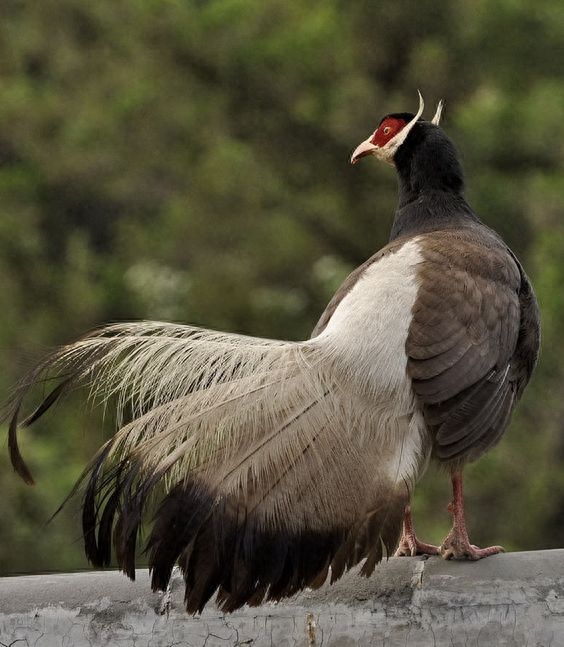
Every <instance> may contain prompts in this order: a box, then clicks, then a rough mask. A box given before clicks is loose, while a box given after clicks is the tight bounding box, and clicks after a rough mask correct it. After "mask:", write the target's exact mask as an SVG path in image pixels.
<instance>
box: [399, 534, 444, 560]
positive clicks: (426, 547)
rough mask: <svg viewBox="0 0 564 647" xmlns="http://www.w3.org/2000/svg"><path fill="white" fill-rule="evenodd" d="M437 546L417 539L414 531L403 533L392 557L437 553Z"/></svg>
mask: <svg viewBox="0 0 564 647" xmlns="http://www.w3.org/2000/svg"><path fill="white" fill-rule="evenodd" d="M438 554H439V547H438V546H433V544H426V543H425V542H423V541H419V539H417V537H416V536H415V534H414V533H412V534H407V533H405V532H404V533H403V535H402V536H401V539H400V542H399V544H398V547H397V549H396V552H395V553H394V557H415V556H416V555H438Z"/></svg>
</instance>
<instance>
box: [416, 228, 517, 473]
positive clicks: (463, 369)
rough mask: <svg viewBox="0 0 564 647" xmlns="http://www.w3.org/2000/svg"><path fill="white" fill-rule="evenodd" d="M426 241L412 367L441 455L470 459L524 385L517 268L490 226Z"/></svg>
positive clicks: (494, 434)
mask: <svg viewBox="0 0 564 647" xmlns="http://www.w3.org/2000/svg"><path fill="white" fill-rule="evenodd" d="M421 241H422V243H421V244H422V250H423V257H424V260H423V262H422V264H421V266H420V270H419V274H420V280H421V284H420V289H419V293H418V298H417V302H416V304H415V306H414V309H413V320H412V323H411V326H410V330H409V335H408V340H407V353H408V356H409V363H408V370H409V374H410V375H411V378H412V384H413V389H414V391H415V392H416V393H417V395H418V396H419V399H420V401H421V402H422V403H423V404H424V411H425V417H426V420H427V423H428V424H429V425H430V426H431V427H432V428H433V429H434V431H435V452H436V454H437V456H438V458H439V459H442V460H449V461H450V460H453V461H456V460H467V459H473V458H476V457H477V456H479V455H480V454H482V453H483V452H484V451H485V450H486V449H488V448H489V447H490V446H492V445H493V444H495V443H496V442H497V441H498V440H499V438H500V437H501V434H502V433H503V431H504V430H505V427H506V426H507V423H508V421H509V417H510V414H511V411H512V408H513V406H514V403H515V399H516V393H517V390H518V388H519V384H518V380H517V379H516V370H517V365H516V364H517V363H516V362H515V361H514V356H515V353H516V351H517V347H518V339H519V333H520V328H521V319H522V316H523V313H522V309H521V304H520V290H521V286H522V277H521V273H520V268H519V266H518V265H517V263H516V262H515V261H514V260H513V257H512V255H511V254H510V252H509V251H508V250H507V248H506V247H505V246H504V245H503V243H501V241H499V239H498V238H497V237H496V236H495V235H494V234H491V235H490V234H488V231H487V230H486V229H485V228H481V230H480V231H479V232H477V233H476V232H473V231H472V230H467V231H464V230H462V231H458V232H450V231H445V232H434V233H433V234H432V236H423V237H422V238H421ZM527 377H528V376H527Z"/></svg>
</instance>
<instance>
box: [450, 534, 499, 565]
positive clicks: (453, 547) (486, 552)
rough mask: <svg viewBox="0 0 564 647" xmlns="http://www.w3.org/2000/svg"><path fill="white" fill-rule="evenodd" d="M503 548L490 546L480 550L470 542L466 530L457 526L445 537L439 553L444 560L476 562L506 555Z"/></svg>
mask: <svg viewBox="0 0 564 647" xmlns="http://www.w3.org/2000/svg"><path fill="white" fill-rule="evenodd" d="M504 552H505V549H504V548H503V546H488V548H478V546H474V544H471V543H470V541H469V540H468V535H467V534H466V532H465V531H464V530H462V531H461V530H460V529H458V528H457V527H456V526H454V527H453V528H452V530H451V531H450V532H449V533H448V535H447V536H446V537H445V540H444V541H443V543H442V544H441V545H440V546H439V553H440V555H441V557H442V558H443V559H469V560H473V561H476V560H478V559H482V558H483V557H489V556H490V555H497V554H498V553H504Z"/></svg>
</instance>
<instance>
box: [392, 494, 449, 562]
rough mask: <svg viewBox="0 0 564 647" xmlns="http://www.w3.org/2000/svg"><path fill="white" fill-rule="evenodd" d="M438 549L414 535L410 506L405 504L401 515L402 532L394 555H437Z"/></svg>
mask: <svg viewBox="0 0 564 647" xmlns="http://www.w3.org/2000/svg"><path fill="white" fill-rule="evenodd" d="M438 554H439V549H438V547H437V546H433V545H432V544H425V543H423V542H422V541H419V539H417V537H416V536H415V530H414V529H413V519H412V518H411V506H409V505H406V506H405V512H404V517H403V532H402V534H401V539H400V541H399V544H398V547H397V550H396V552H395V553H394V556H395V557H415V555H438Z"/></svg>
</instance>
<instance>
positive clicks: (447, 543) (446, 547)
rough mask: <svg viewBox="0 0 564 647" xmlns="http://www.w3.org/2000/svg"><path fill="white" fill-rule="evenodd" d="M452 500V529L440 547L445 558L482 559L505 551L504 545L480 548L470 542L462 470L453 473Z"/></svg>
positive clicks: (450, 509) (450, 507)
mask: <svg viewBox="0 0 564 647" xmlns="http://www.w3.org/2000/svg"><path fill="white" fill-rule="evenodd" d="M452 495H453V496H452V502H451V503H450V504H449V506H448V510H449V512H451V513H452V520H453V523H452V530H451V531H450V532H449V533H448V535H447V536H446V537H445V540H444V541H443V543H442V544H441V546H440V547H439V552H440V554H441V557H443V559H473V560H477V559H482V557H489V556H490V555H496V554H497V553H503V552H504V549H503V547H502V546H489V547H488V548H478V547H477V546H474V545H473V544H471V543H470V540H469V539H468V531H467V530H466V518H465V515H464V493H463V491H462V472H453V474H452Z"/></svg>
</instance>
